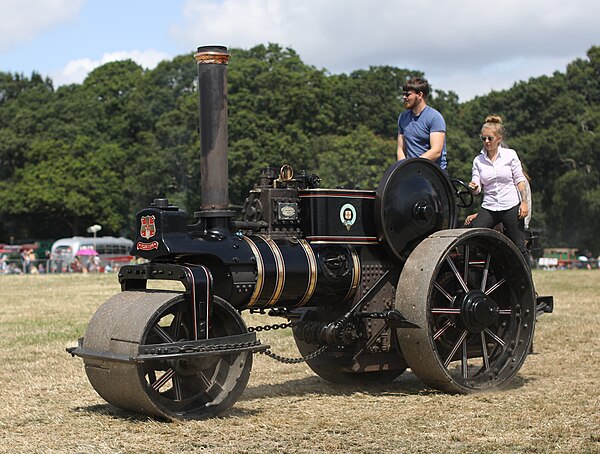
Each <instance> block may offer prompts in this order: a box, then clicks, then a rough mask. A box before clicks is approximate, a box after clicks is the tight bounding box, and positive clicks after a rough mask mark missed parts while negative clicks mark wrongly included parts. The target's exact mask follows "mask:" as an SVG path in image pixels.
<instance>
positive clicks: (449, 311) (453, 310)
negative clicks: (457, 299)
mask: <svg viewBox="0 0 600 454" xmlns="http://www.w3.org/2000/svg"><path fill="white" fill-rule="evenodd" d="M431 313H432V314H446V315H460V308H458V307H434V308H433V309H431Z"/></svg>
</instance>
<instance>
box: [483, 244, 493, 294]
mask: <svg viewBox="0 0 600 454" xmlns="http://www.w3.org/2000/svg"><path fill="white" fill-rule="evenodd" d="M491 259H492V254H490V253H488V255H487V257H486V259H485V267H484V268H483V276H482V277H481V287H480V289H481V291H482V292H483V291H485V287H486V286H487V278H488V273H489V272H490V260H491Z"/></svg>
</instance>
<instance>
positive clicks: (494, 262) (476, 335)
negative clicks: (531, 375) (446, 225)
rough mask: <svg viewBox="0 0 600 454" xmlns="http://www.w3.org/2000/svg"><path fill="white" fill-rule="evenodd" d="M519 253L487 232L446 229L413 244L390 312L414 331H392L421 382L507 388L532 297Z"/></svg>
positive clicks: (528, 329) (527, 332)
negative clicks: (400, 316)
mask: <svg viewBox="0 0 600 454" xmlns="http://www.w3.org/2000/svg"><path fill="white" fill-rule="evenodd" d="M534 293H535V292H534V287H533V282H532V279H531V272H530V270H529V266H528V264H527V263H526V262H525V260H524V258H523V256H522V254H521V253H520V252H519V250H518V249H517V248H516V247H515V246H514V244H513V243H512V242H511V241H510V240H508V239H507V238H506V237H505V236H504V235H502V234H500V233H498V232H496V231H494V230H491V229H462V230H445V231H440V232H437V233H435V234H433V235H431V236H430V237H429V238H427V239H426V240H424V241H423V242H421V243H420V244H419V246H417V247H416V248H415V249H414V251H413V252H412V253H411V255H410V257H409V258H408V260H407V262H406V265H405V266H404V269H403V270H402V273H401V275H400V280H399V283H398V287H397V291H396V306H397V307H398V309H399V310H400V311H401V312H402V314H403V315H404V316H405V317H406V318H407V320H408V321H409V322H411V323H413V324H415V325H417V326H418V328H398V339H399V342H400V346H401V348H402V353H403V355H404V357H405V358H406V361H407V362H408V365H409V366H410V368H411V369H412V370H413V372H414V373H415V375H417V377H419V379H421V381H423V382H424V383H426V384H428V385H430V386H432V387H434V388H437V389H440V390H443V391H448V392H459V393H471V392H477V391H485V390H493V389H498V388H501V387H503V386H506V385H507V384H508V383H509V382H510V380H511V379H512V378H513V377H514V376H515V375H516V374H517V372H518V371H519V369H520V368H521V366H522V364H523V362H524V361H525V358H526V356H527V353H528V352H529V348H530V345H531V342H532V339H533V334H534V327H535V313H536V311H535V297H534Z"/></svg>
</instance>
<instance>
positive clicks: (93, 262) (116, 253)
mask: <svg viewBox="0 0 600 454" xmlns="http://www.w3.org/2000/svg"><path fill="white" fill-rule="evenodd" d="M132 246H133V241H132V240H130V239H128V238H123V237H119V238H115V237H112V236H100V237H83V236H74V237H72V238H61V239H60V240H56V241H55V242H54V244H53V245H52V248H51V252H50V260H49V265H48V270H49V272H51V273H66V272H71V271H83V270H84V269H85V270H89V271H100V272H103V271H110V270H115V269H116V268H118V267H120V266H121V265H124V264H127V263H129V262H130V261H131V260H132V259H133V256H132V255H130V254H129V251H130V250H131V247H132Z"/></svg>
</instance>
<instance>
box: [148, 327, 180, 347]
mask: <svg viewBox="0 0 600 454" xmlns="http://www.w3.org/2000/svg"><path fill="white" fill-rule="evenodd" d="M152 331H154V333H155V334H157V335H158V337H160V338H161V339H162V340H163V341H165V342H167V343H168V342H175V340H174V339H173V338H172V337H171V336H170V335H169V333H167V332H166V331H165V329H164V328H163V327H161V326H159V325H154V326H153V327H152Z"/></svg>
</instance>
